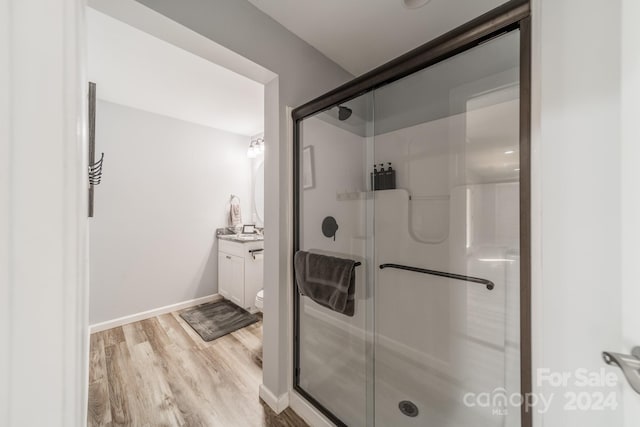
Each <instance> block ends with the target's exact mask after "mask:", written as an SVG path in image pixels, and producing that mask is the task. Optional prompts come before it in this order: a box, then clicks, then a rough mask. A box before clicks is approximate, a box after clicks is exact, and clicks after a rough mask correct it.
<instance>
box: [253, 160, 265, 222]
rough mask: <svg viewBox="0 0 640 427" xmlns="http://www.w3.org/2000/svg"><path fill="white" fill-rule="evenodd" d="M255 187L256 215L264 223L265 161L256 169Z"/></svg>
mask: <svg viewBox="0 0 640 427" xmlns="http://www.w3.org/2000/svg"><path fill="white" fill-rule="evenodd" d="M255 179H256V180H255V183H254V187H253V193H254V196H253V197H254V199H253V200H254V203H255V206H256V216H257V217H258V218H257V219H258V221H257V222H258V223H259V224H261V225H262V224H264V162H261V163H260V165H259V166H258V168H257V169H256V178H255Z"/></svg>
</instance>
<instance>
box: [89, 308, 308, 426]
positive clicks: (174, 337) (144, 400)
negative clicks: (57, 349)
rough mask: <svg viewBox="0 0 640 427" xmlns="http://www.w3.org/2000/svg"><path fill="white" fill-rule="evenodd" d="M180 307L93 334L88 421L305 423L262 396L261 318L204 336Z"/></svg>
mask: <svg viewBox="0 0 640 427" xmlns="http://www.w3.org/2000/svg"><path fill="white" fill-rule="evenodd" d="M179 314H180V312H175V313H170V314H165V315H162V316H158V317H154V318H151V319H147V320H142V321H140V322H135V323H131V324H128V325H124V326H122V327H117V328H113V329H110V330H107V331H103V332H97V333H95V334H92V335H91V351H90V368H89V407H88V409H89V410H88V414H89V417H88V418H89V419H88V425H89V426H91V427H93V426H149V427H160V426H194V427H199V426H206V427H236V426H237V427H253V426H265V427H302V426H306V425H307V424H306V423H305V422H304V421H303V420H302V419H301V418H300V417H298V416H297V415H296V414H295V413H294V412H293V411H292V410H291V409H287V410H285V411H284V412H282V413H281V414H279V415H276V414H275V413H274V412H273V411H272V410H271V409H270V408H269V407H268V406H266V405H265V404H264V403H262V402H261V401H260V399H259V398H258V387H259V385H260V384H261V382H262V322H261V321H260V322H258V323H254V324H253V325H250V326H247V327H246V328H243V329H240V330H238V331H236V332H233V333H232V334H229V335H226V336H224V337H222V338H219V339H217V340H214V341H211V342H208V343H207V342H204V341H203V340H202V339H201V338H200V336H198V334H197V333H196V332H195V331H193V329H191V327H190V326H189V325H188V324H187V323H186V322H185V321H184V320H182V318H181V317H180V316H179Z"/></svg>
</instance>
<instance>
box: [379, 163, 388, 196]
mask: <svg viewBox="0 0 640 427" xmlns="http://www.w3.org/2000/svg"><path fill="white" fill-rule="evenodd" d="M378 176H379V179H378V187H377V188H376V190H386V189H387V171H385V170H384V163H380V170H379V171H378Z"/></svg>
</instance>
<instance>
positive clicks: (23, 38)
mask: <svg viewBox="0 0 640 427" xmlns="http://www.w3.org/2000/svg"><path fill="white" fill-rule="evenodd" d="M83 14H84V8H83V2H82V1H79V0H59V1H50V0H0V93H2V96H1V97H0V98H1V100H0V162H2V165H1V166H0V313H2V314H1V315H0V318H1V321H0V323H1V326H0V342H1V344H0V425H3V426H44V425H46V426H51V427H62V426H65V427H66V426H80V425H86V401H87V400H86V398H87V390H86V384H87V383H86V382H87V368H88V330H87V318H86V314H87V313H86V311H85V307H86V296H87V293H86V291H87V288H86V287H87V277H86V274H87V268H86V267H87V265H86V261H87V220H86V214H87V205H86V201H87V191H86V185H87V169H86V161H87V157H86V144H85V141H86V133H85V129H86V126H85V125H86V96H87V86H86V78H85V72H84V67H83V64H84V50H83V37H84V36H83V33H82V29H83V22H84V15H83Z"/></svg>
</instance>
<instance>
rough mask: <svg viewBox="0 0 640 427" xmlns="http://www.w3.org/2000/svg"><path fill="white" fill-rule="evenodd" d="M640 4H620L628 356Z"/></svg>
mask: <svg viewBox="0 0 640 427" xmlns="http://www.w3.org/2000/svg"><path fill="white" fill-rule="evenodd" d="M638 20H640V2H638V1H637V0H623V2H622V30H623V31H622V81H621V85H622V86H621V92H622V111H621V113H622V148H621V157H622V165H621V191H622V212H621V214H622V221H621V227H622V233H621V234H622V282H621V283H622V323H623V324H622V328H623V329H622V346H621V347H620V348H619V351H620V352H622V353H627V354H628V352H629V350H630V349H631V348H632V347H634V346H637V345H640V328H639V327H638V326H639V325H640V310H638V301H640V286H638V277H639V276H640V263H638V257H639V252H638V251H639V249H638V241H640V191H638V183H639V182H640V168H639V167H638V161H640V144H638V141H640V127H639V126H638V117H640V106H639V104H638V99H640V26H638ZM624 390H625V392H624V393H625V395H624V411H625V415H624V416H625V418H624V422H625V424H624V425H625V427H632V426H635V425H636V424H637V422H638V419H640V399H639V398H638V395H637V394H636V392H635V391H633V390H631V388H630V387H628V386H624Z"/></svg>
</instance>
